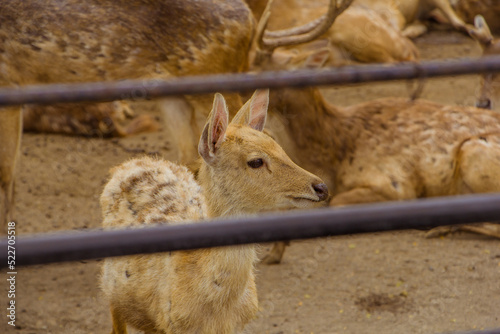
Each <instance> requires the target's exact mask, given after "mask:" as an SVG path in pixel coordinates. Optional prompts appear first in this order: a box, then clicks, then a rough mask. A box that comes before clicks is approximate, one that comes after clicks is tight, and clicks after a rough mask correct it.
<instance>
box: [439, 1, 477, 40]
mask: <svg viewBox="0 0 500 334" xmlns="http://www.w3.org/2000/svg"><path fill="white" fill-rule="evenodd" d="M432 2H433V4H434V5H435V6H436V8H438V9H439V10H441V12H443V14H444V16H445V17H446V18H447V19H448V21H449V22H450V24H451V25H452V26H453V28H455V29H457V30H460V31H463V32H466V33H467V32H468V31H469V29H474V27H473V26H472V25H470V24H466V23H465V22H464V21H463V20H462V19H461V18H460V17H458V15H457V14H456V13H455V11H454V10H453V8H452V7H451V4H450V1H449V0H433V1H432Z"/></svg>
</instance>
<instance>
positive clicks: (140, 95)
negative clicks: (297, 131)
mask: <svg viewBox="0 0 500 334" xmlns="http://www.w3.org/2000/svg"><path fill="white" fill-rule="evenodd" d="M486 72H500V56H488V57H482V58H477V59H461V60H437V61H436V60H433V61H422V62H420V63H401V64H397V65H358V66H346V67H340V68H331V69H323V70H298V71H293V72H289V71H288V72H286V71H281V72H261V73H259V74H248V73H240V74H220V75H210V76H191V77H181V78H175V79H172V80H126V81H119V82H94V83H84V84H51V85H37V86H25V87H23V88H3V89H0V106H7V105H19V104H26V103H55V102H81V101H95V102H97V101H112V100H120V99H150V98H157V97H162V96H171V95H179V94H198V93H214V92H223V91H224V92H236V91H245V90H246V91H249V90H254V89H257V88H283V87H304V86H322V85H334V84H348V83H361V82H369V81H389V80H400V79H416V78H417V79H418V78H432V77H438V76H449V75H464V74H474V73H486Z"/></svg>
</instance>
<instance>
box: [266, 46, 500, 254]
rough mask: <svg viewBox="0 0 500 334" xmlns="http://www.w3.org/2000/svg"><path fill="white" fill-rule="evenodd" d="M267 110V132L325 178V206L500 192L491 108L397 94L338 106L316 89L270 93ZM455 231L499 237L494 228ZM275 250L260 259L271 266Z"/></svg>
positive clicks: (499, 132) (499, 148)
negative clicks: (327, 200) (328, 192)
mask: <svg viewBox="0 0 500 334" xmlns="http://www.w3.org/2000/svg"><path fill="white" fill-rule="evenodd" d="M321 56H322V55H321V54H318V55H316V56H312V57H311V58H310V59H309V64H308V66H309V67H313V66H314V63H316V64H322V63H323V60H321ZM318 66H319V65H318ZM269 113H270V120H269V122H268V124H269V126H268V130H269V132H270V134H271V135H272V136H273V137H274V138H275V139H276V141H277V142H278V143H280V144H281V145H282V147H283V148H284V149H285V151H286V152H287V153H288V154H289V156H290V157H291V158H292V159H293V160H294V161H295V162H296V163H298V164H299V165H300V166H302V167H304V168H305V169H307V170H310V171H312V172H313V173H315V174H317V175H319V176H320V177H321V178H322V179H323V180H325V182H326V184H327V185H328V187H329V188H330V190H331V193H332V199H331V201H330V205H332V206H343V205H349V204H360V203H371V202H381V201H395V200H410V199H415V198H421V197H435V196H447V195H459V194H467V193H487V192H497V191H500V114H499V113H496V112H493V111H490V110H484V109H478V108H474V107H463V106H447V105H441V104H438V103H434V102H430V101H425V100H415V101H412V100H410V99H405V98H384V99H377V100H373V101H369V102H366V103H361V104H357V105H353V106H350V107H346V108H341V107H336V106H334V105H332V104H330V103H328V102H326V101H325V99H324V98H323V96H322V95H321V92H320V91H319V90H318V89H317V88H306V89H300V90H299V89H281V90H272V91H271V94H270V105H269ZM458 229H462V230H467V231H472V232H478V233H483V234H487V235H490V236H494V237H499V238H500V228H499V226H498V225H493V224H489V225H474V226H461V227H458ZM452 230H454V229H453V228H440V229H436V230H433V231H432V232H430V233H429V236H433V235H437V234H439V233H446V232H449V231H452ZM283 250H284V243H278V244H276V245H275V247H274V249H273V250H272V251H271V253H270V254H269V255H268V256H267V257H266V259H265V261H266V262H267V263H279V262H280V260H281V258H282V255H283Z"/></svg>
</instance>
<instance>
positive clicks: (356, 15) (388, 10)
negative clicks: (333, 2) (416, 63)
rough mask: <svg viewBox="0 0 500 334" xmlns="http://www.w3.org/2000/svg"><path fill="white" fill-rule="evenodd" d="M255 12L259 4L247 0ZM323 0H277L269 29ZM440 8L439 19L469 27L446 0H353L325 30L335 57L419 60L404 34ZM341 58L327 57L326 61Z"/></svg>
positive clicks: (420, 28)
mask: <svg viewBox="0 0 500 334" xmlns="http://www.w3.org/2000/svg"><path fill="white" fill-rule="evenodd" d="M249 2H250V4H251V8H252V10H254V13H255V15H256V16H258V15H260V13H261V12H262V8H263V4H262V2H261V1H258V0H249ZM325 3H326V1H323V2H319V1H316V2H311V1H302V0H276V1H275V2H274V4H273V12H275V13H287V14H286V15H283V14H281V15H273V16H272V17H271V20H270V24H269V25H270V28H271V29H283V28H285V27H289V26H291V25H297V24H303V23H305V22H307V21H310V20H311V18H317V17H319V16H320V15H321V14H322V13H324V11H325ZM434 10H439V11H440V13H441V14H442V16H443V17H444V19H445V20H446V21H447V22H448V23H449V24H451V25H452V26H453V27H454V28H455V29H457V30H460V31H463V32H467V31H468V30H469V29H471V28H472V26H471V25H469V24H466V23H465V22H464V21H463V20H462V19H461V18H460V17H459V16H458V15H457V14H456V13H455V11H454V10H453V8H452V7H451V5H450V2H449V0H355V1H354V2H353V4H352V5H351V6H350V7H349V8H347V9H346V10H345V11H344V12H343V13H342V14H341V15H340V16H339V17H338V19H337V20H336V21H335V22H334V24H333V25H332V26H331V28H330V29H329V31H328V32H327V33H326V34H325V35H324V38H328V39H329V41H330V42H331V48H334V49H340V50H341V52H338V51H337V50H335V51H333V52H334V53H335V54H336V55H337V57H338V55H339V54H340V57H342V58H343V59H345V58H352V59H355V60H357V61H361V62H396V61H412V60H417V59H418V50H417V48H416V47H415V45H414V44H413V42H412V41H411V40H409V38H415V37H417V36H419V35H421V34H423V33H425V32H426V31H427V27H426V26H425V25H424V24H423V23H422V21H421V20H423V19H426V18H428V17H429V16H430V15H431V13H432V12H433V11H434ZM340 62H341V60H339V59H338V58H337V59H330V60H329V64H335V65H336V64H338V63H340Z"/></svg>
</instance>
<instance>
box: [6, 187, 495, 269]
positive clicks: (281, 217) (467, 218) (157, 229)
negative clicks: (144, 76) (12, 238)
mask: <svg viewBox="0 0 500 334" xmlns="http://www.w3.org/2000/svg"><path fill="white" fill-rule="evenodd" d="M495 220H500V194H486V195H485V194H482V195H467V196H454V197H443V198H434V199H421V200H413V201H406V202H387V203H380V204H371V205H356V206H348V207H344V208H325V209H319V210H312V211H302V212H301V211H296V212H293V211H291V212H286V213H283V214H276V213H275V214H270V215H266V216H260V217H248V218H236V219H235V218H233V219H225V220H222V219H219V220H213V221H210V222H203V223H199V224H189V225H176V226H168V225H163V226H152V227H147V228H146V227H145V228H140V229H131V228H129V229H120V230H107V231H104V230H90V231H86V232H73V233H57V234H42V235H35V236H24V237H19V238H18V239H17V240H16V265H17V266H22V265H34V264H45V263H52V262H62V261H76V260H84V259H96V258H104V257H109V256H120V255H132V254H139V253H153V252H162V251H175V250H187V249H196V248H206V247H216V246H227V245H239V244H249V243H261V242H270V241H277V240H291V239H306V238H315V237H324V236H334V235H344V234H355V233H368V232H379V231H390V230H401V229H415V228H416V229H425V228H430V227H435V226H440V225H454V224H463V223H472V222H484V221H495ZM6 248H7V240H6V239H5V238H3V240H2V241H1V242H0V249H6ZM6 264H7V256H6V252H4V253H2V254H1V255H0V266H2V267H3V266H5V265H6Z"/></svg>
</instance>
